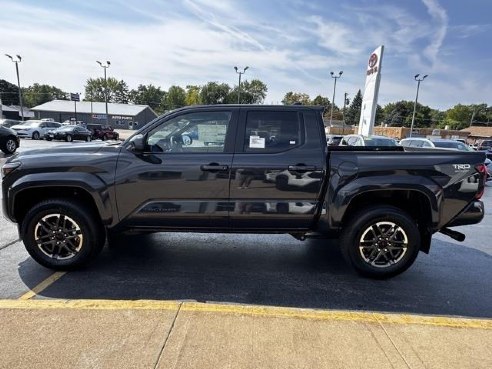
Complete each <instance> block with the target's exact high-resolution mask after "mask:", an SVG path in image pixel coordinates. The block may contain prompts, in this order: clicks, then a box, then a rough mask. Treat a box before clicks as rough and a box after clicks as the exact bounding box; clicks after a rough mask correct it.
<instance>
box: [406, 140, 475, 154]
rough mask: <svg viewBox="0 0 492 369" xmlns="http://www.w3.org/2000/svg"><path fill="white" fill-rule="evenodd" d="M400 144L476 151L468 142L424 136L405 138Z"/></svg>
mask: <svg viewBox="0 0 492 369" xmlns="http://www.w3.org/2000/svg"><path fill="white" fill-rule="evenodd" d="M400 145H401V146H404V147H428V148H439V149H448V150H458V151H474V150H473V149H472V148H471V147H470V146H468V145H467V144H465V143H463V142H461V141H458V140H451V139H444V138H441V139H427V138H422V137H411V138H404V139H403V140H401V141H400Z"/></svg>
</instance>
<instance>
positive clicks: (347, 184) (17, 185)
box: [2, 105, 485, 278]
mask: <svg viewBox="0 0 492 369" xmlns="http://www.w3.org/2000/svg"><path fill="white" fill-rule="evenodd" d="M185 137H186V139H185ZM406 150H407V149H404V148H403V147H373V148H370V147H361V148H354V147H330V148H328V146H327V145H326V137H325V133H324V125H323V121H322V117H321V110H319V109H317V108H314V107H306V106H254V105H249V106H248V105H215V106H194V107H188V108H183V109H178V110H175V111H172V112H170V113H168V114H166V115H164V116H162V117H160V118H157V119H156V120H154V121H153V122H151V123H149V124H147V125H146V126H145V127H143V128H142V129H140V130H139V131H138V132H136V133H135V134H134V135H133V136H132V137H130V138H129V139H128V140H126V141H125V142H123V143H87V144H85V143H82V144H71V145H62V146H58V147H55V148H50V149H46V150H34V151H26V152H22V153H18V154H16V155H14V156H13V157H11V158H9V159H8V160H7V162H6V164H5V165H4V166H3V169H2V174H3V181H2V190H3V211H4V214H5V215H6V216H7V217H8V218H9V219H10V220H12V221H13V222H16V223H17V224H18V228H19V234H20V237H21V239H22V240H23V241H24V244H25V246H26V248H27V251H28V252H29V254H30V255H31V256H32V257H33V258H34V259H35V260H36V261H38V262H39V263H40V264H42V265H44V266H46V267H49V268H53V269H74V268H77V267H80V266H82V265H83V264H86V263H87V262H89V261H90V260H92V259H94V258H95V256H96V255H97V253H98V252H99V251H100V250H101V248H102V247H103V245H104V244H105V241H106V240H108V241H109V242H115V240H116V239H117V236H118V235H122V234H126V233H129V232H133V233H148V232H162V231H179V232H181V231H186V232H234V233H288V234H291V235H292V236H294V237H296V238H297V239H299V240H304V239H306V238H309V237H319V238H339V244H340V247H341V250H342V252H343V255H344V258H345V259H346V261H347V262H348V263H349V264H350V265H352V266H353V267H354V268H355V269H356V270H357V271H358V272H359V273H361V274H363V275H366V276H370V277H376V278H384V277H391V276H394V275H396V274H399V273H401V272H403V271H404V270H406V269H407V268H408V267H409V266H410V265H411V264H412V263H413V262H414V260H415V258H416V257H417V254H418V253H419V251H423V252H428V251H429V248H430V244H431V236H432V234H433V233H435V232H439V231H440V232H443V233H445V234H448V235H449V236H451V237H453V238H455V239H458V240H463V239H464V236H463V234H461V233H458V232H456V231H454V230H451V229H449V227H454V226H460V225H465V224H473V223H478V222H480V221H481V220H482V218H483V215H484V208H483V203H482V202H481V201H480V200H479V199H480V197H481V195H482V192H483V190H484V181H485V166H484V164H483V163H484V159H485V157H484V154H483V153H479V152H470V153H464V152H457V151H456V152H455V151H436V150H434V151H429V150H426V151H422V150H421V151H411V152H409V151H406Z"/></svg>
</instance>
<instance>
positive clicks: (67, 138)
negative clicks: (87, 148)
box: [65, 135, 73, 142]
mask: <svg viewBox="0 0 492 369" xmlns="http://www.w3.org/2000/svg"><path fill="white" fill-rule="evenodd" d="M65 141H67V142H72V141H73V138H72V136H71V135H67V136H66V137H65Z"/></svg>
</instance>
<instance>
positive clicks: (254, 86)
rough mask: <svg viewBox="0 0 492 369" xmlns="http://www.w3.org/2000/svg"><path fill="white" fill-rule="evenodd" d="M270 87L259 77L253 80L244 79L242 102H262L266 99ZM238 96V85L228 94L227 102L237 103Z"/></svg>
mask: <svg viewBox="0 0 492 369" xmlns="http://www.w3.org/2000/svg"><path fill="white" fill-rule="evenodd" d="M267 91H268V88H267V86H266V84H264V83H263V82H262V81H260V80H259V79H253V80H252V81H251V82H249V81H247V80H246V81H244V82H242V83H241V95H240V99H241V101H240V103H241V104H261V103H263V101H264V100H265V97H266V93H267ZM237 96H238V86H234V89H232V90H231V91H230V92H229V95H228V96H227V103H229V104H236V103H237Z"/></svg>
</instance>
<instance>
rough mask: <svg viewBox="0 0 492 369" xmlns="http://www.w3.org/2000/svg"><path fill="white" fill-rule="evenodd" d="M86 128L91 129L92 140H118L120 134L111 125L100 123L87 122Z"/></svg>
mask: <svg viewBox="0 0 492 369" xmlns="http://www.w3.org/2000/svg"><path fill="white" fill-rule="evenodd" d="M87 129H88V130H89V131H91V133H92V138H93V139H94V140H103V141H106V140H118V139H119V138H120V135H119V134H118V132H116V131H115V130H114V129H113V127H111V126H105V125H102V124H88V125H87Z"/></svg>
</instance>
